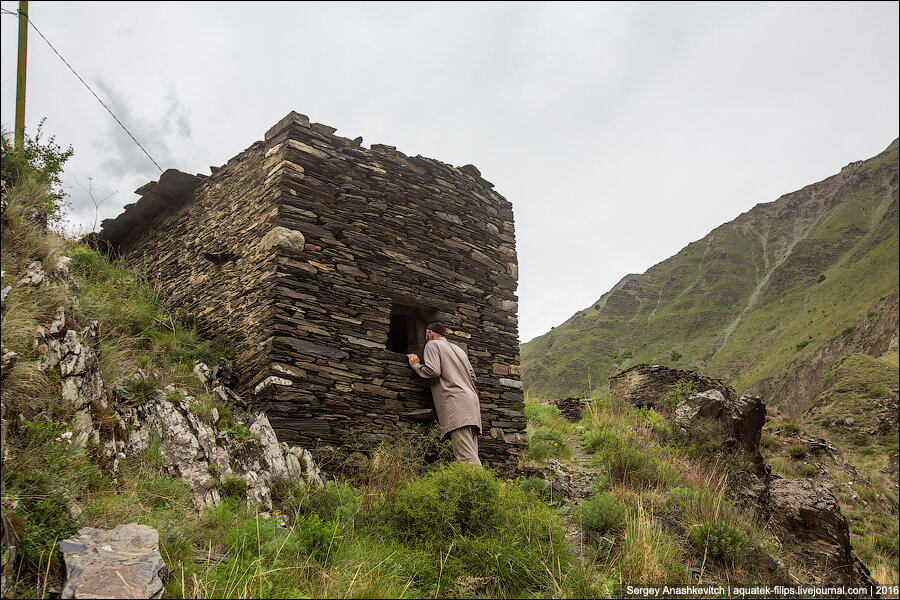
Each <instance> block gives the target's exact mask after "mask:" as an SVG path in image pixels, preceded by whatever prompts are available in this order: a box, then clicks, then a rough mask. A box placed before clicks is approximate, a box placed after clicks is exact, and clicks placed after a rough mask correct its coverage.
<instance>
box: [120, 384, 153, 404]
mask: <svg viewBox="0 0 900 600" xmlns="http://www.w3.org/2000/svg"><path fill="white" fill-rule="evenodd" d="M127 388H128V391H129V392H130V393H131V403H132V404H143V403H144V402H147V401H148V400H151V399H153V397H154V396H155V395H156V391H157V390H158V389H159V381H157V380H156V379H153V378H150V377H147V378H135V379H132V380H131V381H130V382H129V383H128V386H127Z"/></svg>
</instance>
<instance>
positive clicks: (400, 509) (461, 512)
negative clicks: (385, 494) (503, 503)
mask: <svg viewBox="0 0 900 600" xmlns="http://www.w3.org/2000/svg"><path fill="white" fill-rule="evenodd" d="M499 497H500V483H499V482H498V481H497V479H496V478H495V477H494V476H493V475H491V474H490V473H489V472H488V471H485V470H484V469H479V468H477V467H468V466H467V465H463V464H462V463H451V464H450V465H447V466H445V467H444V468H442V469H441V470H440V471H437V472H435V473H432V474H430V475H427V476H425V477H422V478H419V479H416V480H413V481H412V482H410V483H409V484H407V485H406V486H405V487H403V488H402V489H401V490H399V491H398V492H397V496H396V497H395V498H394V501H393V502H392V503H391V506H390V516H391V519H392V521H393V525H394V528H395V530H396V531H397V533H398V534H400V536H401V537H402V538H403V539H406V540H410V541H414V540H417V539H419V538H422V537H424V538H426V539H437V540H449V539H451V538H453V537H455V536H459V535H470V534H473V535H478V534H481V533H486V532H488V531H490V530H492V529H494V528H496V527H497V526H498V525H499V522H500V518H501V515H500V511H499V506H498V500H499Z"/></svg>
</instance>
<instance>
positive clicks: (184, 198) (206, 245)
mask: <svg viewBox="0 0 900 600" xmlns="http://www.w3.org/2000/svg"><path fill="white" fill-rule="evenodd" d="M264 154H265V149H264V147H263V144H262V143H261V142H257V143H256V144H254V145H253V146H251V147H250V148H248V149H247V150H245V151H244V152H242V153H241V154H239V155H238V156H235V157H234V158H232V159H231V160H230V161H228V163H227V164H226V165H224V166H223V167H221V168H219V169H215V170H214V174H213V175H212V176H211V177H208V178H205V179H204V180H197V181H196V182H195V183H194V185H193V186H190V185H188V184H184V185H182V186H180V187H179V186H174V185H167V183H168V182H169V181H170V179H174V178H175V176H172V177H166V174H164V175H163V177H162V178H161V179H160V182H159V184H158V185H157V186H156V187H155V188H152V187H149V184H148V186H144V188H141V190H145V191H146V193H145V195H144V196H143V197H142V198H141V200H139V201H138V203H137V205H136V206H135V207H133V208H132V209H131V210H128V207H126V212H125V213H123V215H121V216H120V217H118V218H117V219H116V220H115V221H111V222H104V230H103V231H102V232H101V240H103V241H105V242H108V243H110V244H112V245H113V246H114V247H116V248H117V249H118V251H119V252H121V253H122V254H123V255H124V256H126V257H127V259H128V260H129V261H130V262H131V263H133V264H136V265H139V266H140V267H141V268H142V269H143V270H144V271H145V272H146V273H147V274H148V276H149V277H150V278H151V279H153V280H156V281H157V282H159V284H160V285H161V287H162V289H163V290H164V292H165V294H164V299H165V303H166V305H167V306H168V307H169V308H171V309H175V310H179V311H180V312H181V313H182V314H183V315H187V316H190V317H191V318H193V319H194V320H195V321H196V322H197V324H198V326H199V327H200V329H201V330H202V331H203V332H204V333H206V334H207V335H210V336H214V335H223V336H225V337H226V338H228V339H229V341H230V342H231V345H232V346H233V347H234V348H235V349H236V350H237V360H236V363H237V364H240V365H242V368H241V369H240V370H238V371H237V375H238V376H239V378H240V379H241V382H242V383H246V380H247V379H249V378H250V377H251V376H252V374H255V373H256V372H257V371H259V370H260V369H262V368H264V365H265V364H266V363H267V361H268V351H267V350H266V349H265V347H264V345H263V346H262V347H261V344H264V343H265V341H266V340H267V339H269V337H270V336H271V333H270V332H269V326H270V324H271V317H272V297H271V289H272V285H273V281H274V275H275V263H274V255H273V253H272V252H271V249H266V248H265V247H264V246H263V245H262V244H261V240H262V237H263V236H264V235H265V233H267V232H268V231H270V230H271V228H272V222H273V221H274V218H275V216H276V214H277V209H276V206H275V198H276V194H277V190H276V186H275V183H274V182H273V181H271V180H268V181H267V180H266V177H265V175H266V174H265V172H264V171H263V168H262V167H263V161H264V158H265V157H264ZM166 173H169V172H168V171H167V172H166ZM175 173H178V172H177V171H176V172H175ZM178 175H179V176H182V178H183V176H184V174H183V173H179V174H178ZM141 190H138V192H141ZM166 190H168V193H169V195H170V197H165V196H162V197H160V193H159V192H160V191H163V192H164V191H166ZM154 196H156V197H154ZM153 203H157V204H162V205H163V210H162V211H161V212H159V214H157V215H156V216H154V217H153V218H150V219H147V220H146V221H145V222H141V221H140V220H137V218H136V217H131V219H134V221H131V222H129V221H127V220H126V219H125V218H126V217H128V215H129V214H131V213H138V215H139V214H140V212H141V210H143V211H144V212H145V213H146V212H149V213H152V212H154V209H153V208H152V207H148V208H144V206H145V205H152V204H153ZM122 220H126V228H124V230H123V228H122V227H121V226H117V225H118V223H117V222H121V221H122ZM129 227H130V228H129Z"/></svg>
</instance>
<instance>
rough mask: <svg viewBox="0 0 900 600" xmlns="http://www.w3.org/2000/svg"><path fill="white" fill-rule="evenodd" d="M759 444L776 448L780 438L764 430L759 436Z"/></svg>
mask: <svg viewBox="0 0 900 600" xmlns="http://www.w3.org/2000/svg"><path fill="white" fill-rule="evenodd" d="M759 445H760V446H762V447H763V448H767V449H769V450H774V449H775V448H777V447H778V440H777V439H775V436H773V435H772V434H770V433H766V432H763V433H762V434H761V435H760V436H759Z"/></svg>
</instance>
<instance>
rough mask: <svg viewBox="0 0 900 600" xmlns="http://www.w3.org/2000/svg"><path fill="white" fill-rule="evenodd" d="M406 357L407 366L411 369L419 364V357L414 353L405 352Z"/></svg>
mask: <svg viewBox="0 0 900 600" xmlns="http://www.w3.org/2000/svg"><path fill="white" fill-rule="evenodd" d="M406 358H408V359H409V366H411V367H412V368H413V369H415V368H416V365H417V364H419V357H418V356H416V355H415V354H407V355H406Z"/></svg>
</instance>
